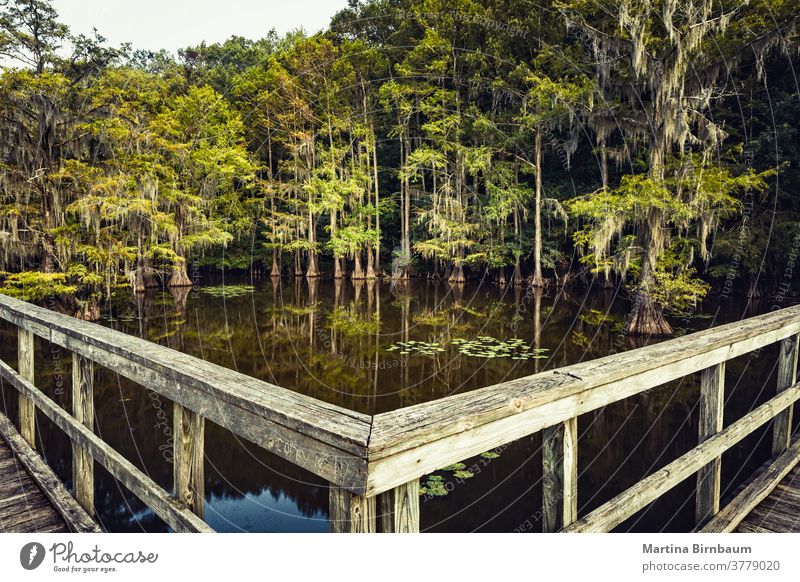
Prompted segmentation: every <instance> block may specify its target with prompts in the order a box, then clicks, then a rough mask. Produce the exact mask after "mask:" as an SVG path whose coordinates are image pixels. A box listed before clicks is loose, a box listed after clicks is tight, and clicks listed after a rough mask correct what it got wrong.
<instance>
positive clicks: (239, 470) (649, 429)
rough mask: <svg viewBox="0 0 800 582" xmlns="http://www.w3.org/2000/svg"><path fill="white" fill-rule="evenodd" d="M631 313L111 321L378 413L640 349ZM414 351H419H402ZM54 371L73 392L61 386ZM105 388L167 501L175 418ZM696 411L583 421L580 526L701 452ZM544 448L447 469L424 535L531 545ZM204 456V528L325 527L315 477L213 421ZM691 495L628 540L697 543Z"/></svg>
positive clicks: (125, 450) (400, 287)
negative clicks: (672, 537) (457, 470)
mask: <svg viewBox="0 0 800 582" xmlns="http://www.w3.org/2000/svg"><path fill="white" fill-rule="evenodd" d="M627 307H628V305H627V302H626V301H624V300H620V299H618V298H616V297H615V295H614V293H613V291H608V290H606V291H593V292H591V293H588V294H586V293H578V292H569V291H568V290H559V291H558V292H555V290H554V291H552V292H550V293H543V292H541V291H534V290H526V289H523V288H521V287H515V286H513V285H510V286H507V287H505V288H501V287H497V286H495V285H475V284H472V285H471V284H467V285H456V286H451V285H448V284H445V283H435V282H415V281H410V282H407V283H404V284H395V285H390V284H388V283H378V282H375V283H373V282H367V281H358V282H351V281H336V282H332V281H330V282H328V281H320V280H310V281H309V280H306V279H303V278H298V279H293V280H289V281H286V280H284V281H281V280H279V279H264V280H261V281H256V282H251V281H230V280H229V281H227V282H226V284H224V285H223V284H221V282H220V283H219V284H217V283H215V284H208V285H205V286H202V287H197V288H194V289H188V288H187V289H174V290H170V291H169V292H150V293H147V294H142V295H137V296H133V295H130V294H126V293H119V294H118V296H117V297H115V299H114V301H113V302H112V304H111V306H110V308H108V309H107V311H106V313H105V315H104V317H103V320H102V321H101V323H102V324H103V325H106V326H109V327H112V328H115V329H118V330H121V331H124V332H126V333H130V334H133V335H137V336H140V337H143V338H146V339H148V340H150V341H153V342H157V343H159V344H162V345H165V346H169V347H171V348H174V349H177V350H180V351H183V352H186V353H190V354H193V355H195V356H198V357H201V358H203V359H206V360H209V361H212V362H215V363H217V364H220V365H222V366H225V367H228V368H232V369H236V370H238V371H240V372H242V373H245V374H248V375H251V376H255V377H257V378H261V379H263V380H266V381H268V382H272V383H275V384H278V385H280V386H284V387H286V388H289V389H292V390H296V391H298V392H302V393H304V394H308V395H310V396H313V397H316V398H320V399H322V400H325V401H328V402H332V403H335V404H338V405H340V406H344V407H347V408H350V409H354V410H358V411H361V412H365V413H369V414H375V413H380V412H385V411H388V410H392V409H396V408H398V407H403V406H410V405H413V404H417V403H420V402H425V401H429V400H433V399H437V398H442V397H445V396H447V395H449V394H454V393H457V392H464V391H468V390H474V389H476V388H480V387H483V386H488V385H491V384H495V383H498V382H502V381H504V380H510V379H513V378H518V377H521V376H525V375H529V374H533V373H535V372H538V371H541V370H543V369H548V368H555V367H559V366H563V365H567V364H571V363H575V362H578V361H581V360H589V359H593V358H597V357H600V356H603V355H606V354H609V353H613V352H619V351H624V350H627V349H631V348H633V347H638V345H639V344H634V343H633V340H632V339H631V338H627V337H626V336H624V335H623V334H622V316H623V314H624V313H625V311H626V309H627ZM758 310H759V308H758V307H757V306H756V307H753V306H752V305H750V306H745V305H743V304H742V305H739V304H736V303H735V302H733V301H729V302H727V303H725V304H723V305H715V304H714V303H713V302H709V304H708V305H706V306H705V310H704V312H705V313H707V314H710V315H709V316H701V315H699V314H700V313H702V312H701V311H699V310H698V312H697V314H696V315H694V316H693V317H691V318H686V319H675V320H673V321H672V323H673V326H674V327H675V328H677V329H680V330H681V331H682V332H684V333H685V332H689V331H695V330H698V329H702V328H705V327H707V326H709V325H712V324H713V325H717V324H720V323H724V322H726V321H732V320H738V319H741V318H742V317H747V316H751V315H754V314H756V313H757V312H758ZM0 338H2V345H1V346H0V357H2V358H3V359H4V360H5V361H7V362H9V363H12V364H15V363H16V353H15V352H16V349H15V346H16V339H15V335H14V332H13V330H12V329H11V328H10V326H8V325H2V332H1V333H0ZM476 338H490V339H491V340H492V341H495V340H497V341H500V342H505V341H508V340H511V339H513V338H521V339H522V340H524V343H525V346H526V347H527V348H530V349H532V350H534V351H536V352H537V353H538V352H539V351H540V350H542V351H543V353H544V354H545V355H546V358H532V359H524V358H516V359H514V358H513V357H512V356H513V354H511V355H510V354H509V353H508V352H504V351H503V350H501V349H496V350H495V351H493V352H491V351H488V352H485V353H484V355H482V356H481V355H476V354H471V355H470V354H465V353H463V350H460V348H459V346H460V345H462V344H460V343H459V342H463V341H471V340H476ZM485 341H486V342H489V340H485ZM37 342H38V343H37V378H36V381H37V385H39V386H41V387H42V389H43V390H45V392H47V393H48V394H50V395H51V396H52V397H54V398H55V399H56V401H57V402H59V404H61V405H62V406H64V407H65V408H67V409H69V407H70V406H71V402H70V396H69V394H70V387H69V366H70V360H69V354H67V353H66V352H64V351H63V350H59V349H58V348H54V347H52V346H50V345H49V344H47V343H46V342H44V341H41V340H37ZM409 342H416V344H415V345H416V346H418V347H419V346H422V347H421V348H420V349H417V350H411V351H408V350H402V349H398V348H397V346H398V345H399V344H409ZM489 343H491V342H489ZM431 346H434V347H431ZM439 347H440V349H439ZM487 349H488V348H487ZM403 351H408V353H403ZM774 361H775V360H774V354H773V353H772V352H771V351H769V350H764V351H762V352H761V354H760V357H758V358H752V357H748V358H740V359H739V360H738V361H735V362H732V363H731V364H730V365H729V366H728V371H727V380H726V381H727V386H728V388H727V402H726V410H725V414H726V424H727V423H729V422H731V421H732V420H735V419H736V418H738V417H740V416H741V415H743V414H744V413H746V412H747V411H748V410H750V409H751V408H752V407H753V406H755V405H757V404H758V403H760V402H763V401H765V400H767V399H768V398H769V396H770V395H772V393H773V389H772V387H773V386H774V378H772V374H773V373H774V370H773V369H772V366H773V363H774ZM65 370H66V371H67V373H66V374H64V371H65ZM59 372H60V374H61V375H62V376H63V377H65V378H66V384H64V382H61V386H60V387H59V385H58V384H59V382H58V381H57V378H58V376H59ZM95 390H96V392H95V394H96V396H95V402H96V409H97V410H96V417H97V430H98V433H99V434H100V435H101V436H102V438H104V439H105V440H106V441H107V442H108V443H109V444H111V445H112V446H113V447H115V448H116V449H117V450H118V451H120V452H121V453H122V454H123V455H125V457H126V458H128V459H129V460H130V461H131V462H133V463H134V464H135V465H136V466H137V467H139V468H141V469H142V470H144V471H145V472H146V473H147V474H149V475H150V476H151V478H153V479H154V480H155V481H156V482H157V483H159V484H160V485H162V486H163V487H165V488H167V489H169V488H170V487H171V483H172V466H171V460H172V459H171V419H172V405H171V403H170V402H169V401H168V400H166V399H163V398H161V397H160V396H158V395H157V394H155V393H153V392H150V391H148V390H147V389H146V388H143V387H141V386H138V385H136V384H134V383H132V382H130V381H127V380H125V379H123V378H120V377H118V376H117V375H116V374H114V373H112V372H110V371H108V370H103V369H101V368H98V375H97V380H96V388H95ZM2 395H3V404H4V407H5V408H6V410H8V412H9V414H10V416H12V418H15V417H16V404H15V403H16V398H15V395H13V394H12V392H11V390H10V389H9V388H8V387H4V388H3V393H2ZM12 396H13V397H12ZM697 396H698V380H697V378H696V377H689V378H686V379H684V380H682V381H680V382H673V383H670V384H668V385H665V386H662V387H659V388H657V389H655V390H652V391H650V392H648V393H646V394H642V395H638V396H636V397H633V398H630V399H628V400H626V401H624V402H620V403H616V404H614V405H611V406H608V407H606V408H604V409H602V410H599V411H595V412H592V413H590V414H587V415H584V416H583V417H581V418H580V419H579V430H580V445H579V468H580V471H581V473H580V478H579V504H580V507H581V514H583V513H584V512H586V511H588V510H590V509H591V508H593V507H597V506H598V505H600V504H602V503H603V502H605V501H607V500H608V499H609V498H611V497H612V496H613V495H615V494H617V493H619V492H620V491H622V490H624V489H625V488H626V487H629V486H630V485H632V484H633V483H635V482H636V481H638V480H639V479H641V478H642V477H643V476H645V475H647V474H648V473H650V472H652V471H653V470H654V469H657V468H658V467H660V466H663V465H664V464H666V463H667V462H669V461H671V460H673V459H674V458H676V457H677V456H679V455H680V454H682V453H683V452H685V451H687V450H689V449H690V448H691V447H692V446H694V444H695V443H696V426H697V418H696V408H697ZM39 422H40V426H39V434H40V439H41V443H40V450H42V451H43V452H44V454H45V455H46V456H47V458H48V461H49V462H50V463H51V465H52V466H53V467H54V469H55V470H56V472H57V474H59V476H60V477H62V478H63V479H64V480H65V481H66V482H67V483H68V484H69V482H70V480H71V476H70V471H71V469H70V467H71V450H70V446H69V442H68V439H67V438H66V437H65V436H64V435H63V434H62V433H61V432H60V431H59V430H58V429H56V428H55V427H53V426H51V425H50V423H49V422H47V420H46V419H44V418H43V417H40V419H39ZM762 437H763V431H761V433H757V434H756V435H754V436H752V437H750V438H749V439H748V440H747V441H746V442H745V443H744V444H743V445H741V446H739V447H736V448H735V449H734V450H732V451H731V452H729V453H727V454H726V456H725V457H724V462H723V474H724V480H723V481H724V486H726V487H729V486H731V485H732V484H735V483H737V482H739V481H740V480H741V479H742V478H743V477H744V476H746V471H745V470H746V469H752V468H753V467H755V466H757V465H759V464H760V463H761V462H762V461H763V460H764V459H765V458H766V455H767V454H768V448H769V445H768V443H766V439H764V438H762ZM539 447H540V437H539V435H533V436H531V437H529V438H526V439H522V440H520V441H518V442H515V443H512V444H511V445H509V446H507V447H504V448H503V450H501V451H499V457H498V458H484V457H478V458H476V459H469V460H465V465H466V466H467V470H468V472H470V473H472V474H473V475H474V476H473V477H471V478H463V479H462V478H457V477H454V476H453V473H452V471H450V472H446V471H445V472H437V474H438V475H439V476H441V477H442V479H443V482H444V483H445V485H446V490H447V491H448V494H447V495H446V496H441V497H433V496H426V497H423V500H422V526H423V528H426V529H429V530H434V531H473V530H475V531H538V530H539V529H540V522H539V518H540V516H539V513H538V512H539V506H540V504H541V483H540V480H541V457H540V450H539ZM206 455H207V459H206V516H207V519H208V521H209V523H210V524H211V525H212V527H214V528H216V529H219V530H221V531H325V530H327V521H326V520H327V502H328V501H327V499H328V492H327V484H326V483H325V482H324V481H322V480H321V479H319V478H317V477H315V476H314V475H312V474H310V473H308V472H307V471H304V470H302V469H299V468H298V467H295V466H293V465H292V464H291V463H289V462H287V461H284V460H282V459H280V458H278V457H275V456H274V455H271V454H269V453H267V452H265V451H263V450H261V449H260V448H258V447H256V446H253V445H251V444H249V443H246V442H243V441H241V440H240V439H238V438H237V437H235V436H234V435H231V434H230V433H229V432H227V431H226V430H224V429H222V428H220V427H218V426H216V425H213V424H212V423H208V424H207V428H206ZM690 481H691V480H690ZM96 482H97V500H96V506H97V509H98V513H99V517H100V520H101V521H102V523H103V525H104V526H105V527H106V528H107V529H108V530H111V531H164V530H166V527H165V525H164V524H163V523H161V522H160V520H158V519H157V518H156V517H155V516H153V514H152V512H150V511H148V510H147V509H146V508H145V507H143V505H142V504H141V503H140V502H139V501H138V500H137V499H136V498H134V497H133V496H132V495H130V493H128V492H127V491H126V490H125V489H124V488H123V487H122V486H120V485H118V484H117V483H116V481H115V480H114V479H113V478H111V477H110V476H109V475H108V474H107V473H105V472H104V471H103V470H101V469H98V473H97V476H96ZM691 489H692V483H690V482H689V481H687V482H686V483H684V484H683V485H682V486H680V487H678V488H676V489H675V490H673V491H672V492H670V494H668V495H667V496H665V497H664V499H663V500H661V501H659V502H656V503H655V504H653V506H651V507H650V508H647V509H646V510H644V511H642V512H640V515H638V516H636V517H634V518H632V519H631V520H629V522H628V523H626V524H623V526H621V529H623V530H628V529H632V530H637V531H653V530H662V529H665V530H678V531H680V530H687V529H689V528H690V527H691V525H692V524H691V520H692V516H693V511H694V510H693V503H694V502H693V499H692V496H691Z"/></svg>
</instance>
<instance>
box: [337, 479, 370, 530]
mask: <svg viewBox="0 0 800 582" xmlns="http://www.w3.org/2000/svg"><path fill="white" fill-rule="evenodd" d="M328 508H329V514H330V518H329V519H330V531H331V532H332V533H375V532H377V515H376V514H377V512H376V500H375V498H374V497H362V496H361V495H356V494H355V493H353V492H351V491H348V490H347V489H343V488H341V487H337V486H335V485H333V484H331V487H330V492H329V505H328Z"/></svg>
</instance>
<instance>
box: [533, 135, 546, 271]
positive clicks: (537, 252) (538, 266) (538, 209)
mask: <svg viewBox="0 0 800 582" xmlns="http://www.w3.org/2000/svg"><path fill="white" fill-rule="evenodd" d="M535 147H536V154H535V155H536V205H535V208H534V211H533V226H534V235H533V236H534V239H533V281H532V285H533V286H534V287H544V280H543V279H542V128H541V127H539V128H537V129H536V146H535Z"/></svg>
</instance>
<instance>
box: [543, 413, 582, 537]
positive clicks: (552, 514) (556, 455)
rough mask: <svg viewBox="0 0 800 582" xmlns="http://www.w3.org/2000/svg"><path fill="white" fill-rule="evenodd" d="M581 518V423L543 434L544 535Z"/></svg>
mask: <svg viewBox="0 0 800 582" xmlns="http://www.w3.org/2000/svg"><path fill="white" fill-rule="evenodd" d="M577 518H578V419H577V418H571V419H569V420H566V421H564V422H561V423H559V424H557V425H555V426H552V427H548V428H546V429H544V430H543V431H542V531H544V532H546V533H548V532H549V533H552V532H556V531H559V530H560V529H562V528H563V527H565V526H567V525H569V524H571V523H572V522H573V521H575V520H576V519H577Z"/></svg>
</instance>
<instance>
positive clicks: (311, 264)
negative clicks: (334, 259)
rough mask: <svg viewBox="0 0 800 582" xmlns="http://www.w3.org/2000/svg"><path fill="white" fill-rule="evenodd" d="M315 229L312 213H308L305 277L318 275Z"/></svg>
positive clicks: (310, 277) (311, 277)
mask: <svg viewBox="0 0 800 582" xmlns="http://www.w3.org/2000/svg"><path fill="white" fill-rule="evenodd" d="M316 231H317V229H316V227H315V225H314V214H313V213H311V212H309V213H308V242H309V243H310V246H311V248H310V250H309V251H308V269H307V270H306V277H308V278H309V279H313V278H315V277H319V262H318V257H317V251H316V245H317V232H316Z"/></svg>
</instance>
